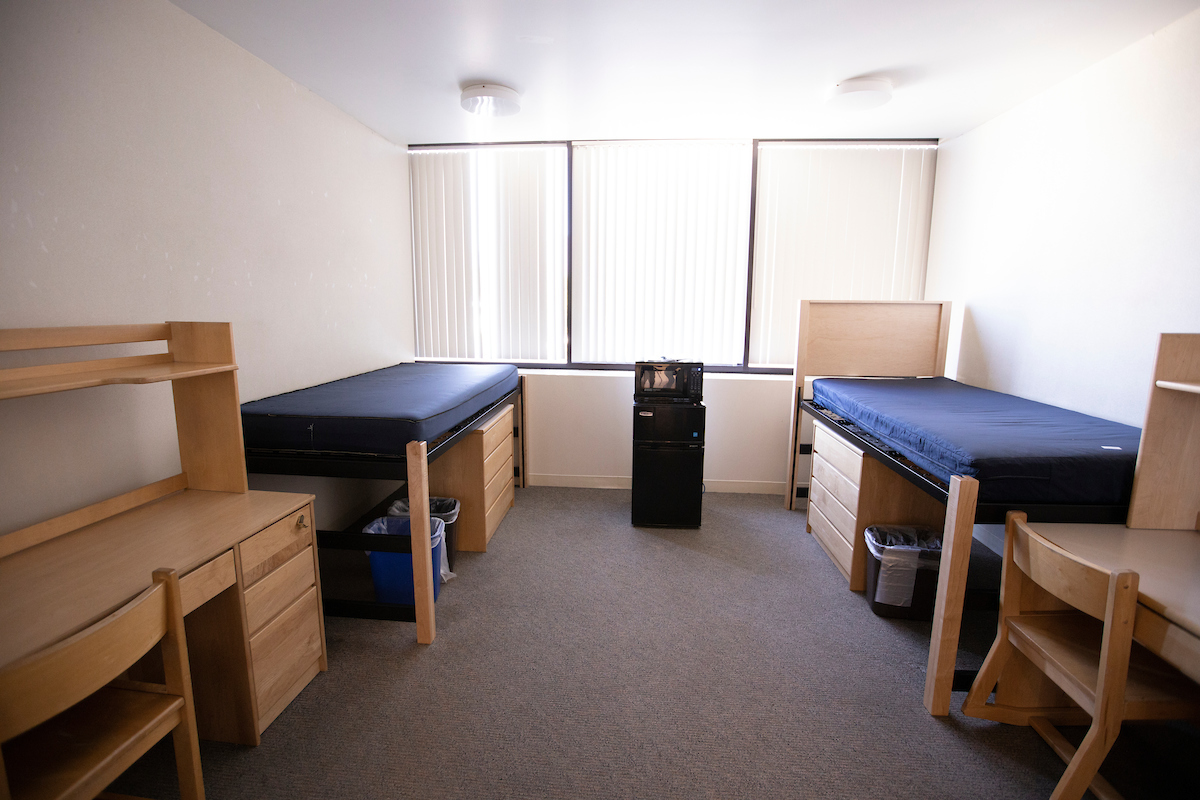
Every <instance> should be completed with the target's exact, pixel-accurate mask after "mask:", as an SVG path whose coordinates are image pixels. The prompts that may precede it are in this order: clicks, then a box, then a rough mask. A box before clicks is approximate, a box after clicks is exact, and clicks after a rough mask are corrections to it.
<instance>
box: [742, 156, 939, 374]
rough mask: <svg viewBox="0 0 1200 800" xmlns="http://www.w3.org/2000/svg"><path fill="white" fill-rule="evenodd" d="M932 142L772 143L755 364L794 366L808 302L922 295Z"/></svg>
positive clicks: (762, 200) (760, 230) (759, 234)
mask: <svg viewBox="0 0 1200 800" xmlns="http://www.w3.org/2000/svg"><path fill="white" fill-rule="evenodd" d="M936 153H937V151H936V149H935V146H934V145H932V144H929V145H917V144H902V143H897V144H887V143H878V142H873V143H870V144H856V143H841V144H833V143H793V142H781V143H775V142H771V143H768V142H763V143H761V144H760V145H759V151H758V181H757V195H758V196H757V205H756V208H755V226H754V227H755V230H754V292H753V298H754V300H753V306H752V314H751V326H750V330H751V333H750V364H751V365H752V366H783V367H791V366H793V365H794V364H795V360H796V324H797V319H796V313H797V309H798V307H799V301H800V300H802V299H803V300H921V299H923V297H924V290H925V264H926V260H927V256H928V250H929V221H930V214H931V211H932V207H933V171H934V160H935V158H936Z"/></svg>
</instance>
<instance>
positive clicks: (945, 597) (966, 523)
mask: <svg viewBox="0 0 1200 800" xmlns="http://www.w3.org/2000/svg"><path fill="white" fill-rule="evenodd" d="M978 498H979V481H977V480H975V479H974V478H964V477H962V476H961V475H954V476H953V477H951V478H950V498H949V499H948V500H947V501H946V528H945V531H944V533H943V535H942V563H941V566H940V568H939V569H938V585H937V600H936V601H935V604H934V611H933V630H932V631H931V632H930V636H929V666H928V668H927V669H926V671H925V708H926V709H927V710H928V711H929V713H930V714H933V715H934V716H936V717H944V716H946V715H947V714H949V713H950V689H951V687H952V686H953V685H954V663H955V661H956V659H957V658H958V632H959V631H958V629H959V627H960V626H961V625H962V610H963V597H964V596H965V595H966V593H967V567H968V565H969V564H970V562H971V536H972V532H973V531H974V528H975V503H976V501H977V500H978Z"/></svg>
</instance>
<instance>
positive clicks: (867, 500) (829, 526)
mask: <svg viewBox="0 0 1200 800" xmlns="http://www.w3.org/2000/svg"><path fill="white" fill-rule="evenodd" d="M945 516H946V509H945V507H944V506H943V505H942V504H941V503H940V502H938V501H937V500H935V499H934V498H932V497H930V496H929V495H927V494H925V493H924V492H921V491H914V490H913V487H912V485H911V484H909V483H908V482H907V481H905V480H904V478H902V477H900V476H899V475H897V474H896V473H894V472H892V471H891V470H890V469H888V468H887V467H886V466H884V465H883V464H881V463H880V462H879V461H878V460H876V459H874V458H872V457H871V456H870V455H867V454H866V453H864V452H863V451H862V450H860V449H858V448H857V447H855V446H854V445H853V444H852V443H850V442H847V441H846V440H845V439H843V438H841V437H840V436H838V435H837V434H836V433H834V432H833V431H832V430H830V429H829V427H827V426H826V425H825V424H824V423H823V422H821V421H815V422H814V423H813V448H812V471H811V474H810V478H809V494H808V523H807V525H808V531H809V532H810V533H812V534H813V536H815V537H816V539H817V542H818V543H819V544H820V545H821V547H823V548H824V549H825V552H826V553H827V554H828V555H829V557H830V559H831V560H832V561H833V563H834V564H836V565H837V568H838V569H839V570H841V572H842V575H844V576H845V577H846V579H847V580H848V581H849V582H850V588H851V589H852V590H854V591H856V592H861V591H864V590H865V589H866V573H867V563H866V561H867V547H866V538H865V536H864V532H865V531H866V529H867V528H868V527H869V526H871V525H880V524H888V523H896V522H903V523H905V524H916V525H927V526H929V527H931V528H934V529H936V530H941V528H942V524H943V520H944V519H945Z"/></svg>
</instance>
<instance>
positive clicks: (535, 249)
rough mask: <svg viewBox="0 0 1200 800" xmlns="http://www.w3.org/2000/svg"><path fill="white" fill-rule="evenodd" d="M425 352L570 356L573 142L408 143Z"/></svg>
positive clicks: (530, 358) (502, 357) (506, 357)
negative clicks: (424, 147)
mask: <svg viewBox="0 0 1200 800" xmlns="http://www.w3.org/2000/svg"><path fill="white" fill-rule="evenodd" d="M409 175H410V187H411V193H412V216H413V271H414V284H415V287H414V288H415V297H416V322H417V356H418V357H420V358H440V359H477V360H487V361H527V362H535V361H547V362H563V361H565V360H566V340H567V325H566V285H567V280H566V275H567V194H566V193H567V147H566V145H562V144H558V145H532V146H528V145H507V146H494V147H486V148H483V147H473V148H472V147H464V148H444V149H442V148H439V149H430V150H412V151H410V152H409Z"/></svg>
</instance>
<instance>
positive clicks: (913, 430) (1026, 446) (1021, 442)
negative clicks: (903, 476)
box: [813, 378, 1141, 505]
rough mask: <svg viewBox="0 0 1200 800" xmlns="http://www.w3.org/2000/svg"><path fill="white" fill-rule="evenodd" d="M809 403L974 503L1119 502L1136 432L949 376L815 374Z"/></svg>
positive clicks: (1125, 497)
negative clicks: (956, 478)
mask: <svg viewBox="0 0 1200 800" xmlns="http://www.w3.org/2000/svg"><path fill="white" fill-rule="evenodd" d="M813 401H814V402H815V403H816V404H817V405H820V406H823V407H824V408H827V409H829V410H830V411H832V412H834V413H835V414H837V415H838V416H841V417H845V418H846V419H848V420H851V421H852V422H854V423H855V424H856V425H857V426H859V427H860V428H862V429H863V430H864V431H866V432H867V433H869V434H870V435H872V436H874V437H875V438H876V439H879V440H881V441H882V442H884V443H885V444H887V445H888V446H889V447H892V448H893V449H895V450H897V451H899V452H900V453H901V454H903V455H904V456H905V457H907V458H908V459H909V460H910V461H912V462H913V463H915V464H916V465H918V466H919V467H921V468H923V469H925V470H927V471H929V472H931V473H933V474H934V475H936V476H937V477H938V478H940V479H941V480H943V481H946V482H949V480H950V476H951V475H969V476H972V477H974V478H977V479H978V480H979V502H981V503H1028V504H1061V505H1076V504H1080V505H1124V504H1127V503H1128V502H1129V494H1130V489H1131V487H1132V485H1133V467H1134V463H1135V462H1136V460H1137V449H1138V441H1139V438H1140V436H1141V431H1140V430H1139V429H1138V428H1134V427H1132V426H1130V425H1122V424H1121V423H1119V422H1110V421H1109V420H1105V419H1100V418H1098V417H1090V416H1088V415H1086V414H1080V413H1078V412H1075V411H1068V410H1066V409H1064V408H1058V407H1056V406H1050V405H1046V404H1044V403H1036V402H1034V401H1032V400H1026V399H1024V398H1020V397H1014V396H1013V395H1010V394H1001V393H1000V392H993V391H989V390H987V389H979V388H977V387H974V386H967V385H966V384H963V383H958V382H957V381H952V380H950V379H949V378H900V379H896V380H870V379H856V378H821V379H818V380H815V381H813Z"/></svg>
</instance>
